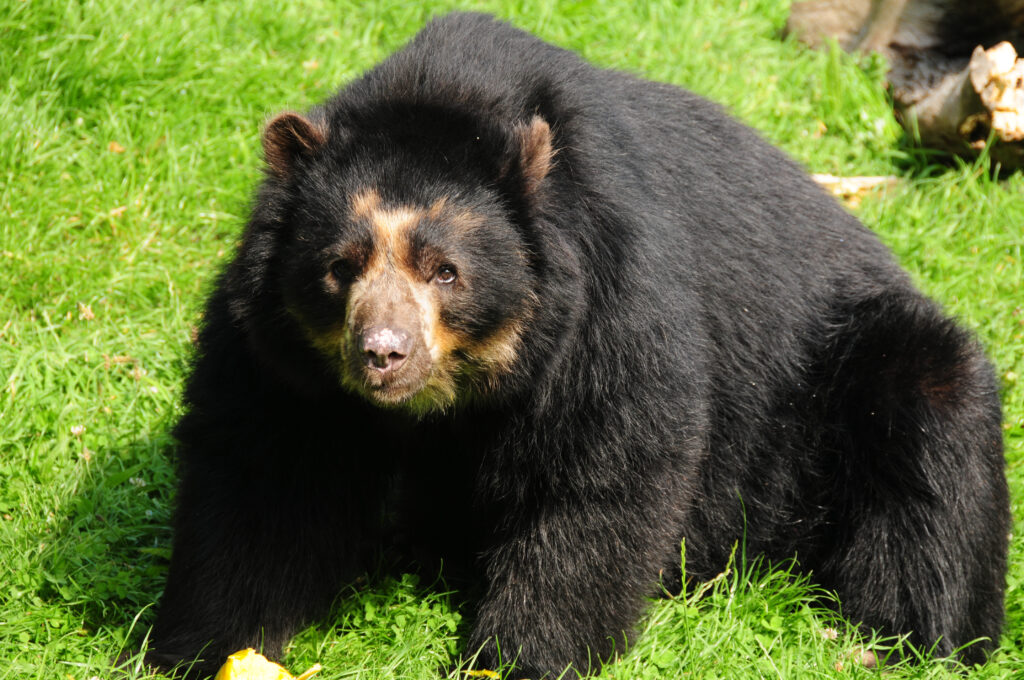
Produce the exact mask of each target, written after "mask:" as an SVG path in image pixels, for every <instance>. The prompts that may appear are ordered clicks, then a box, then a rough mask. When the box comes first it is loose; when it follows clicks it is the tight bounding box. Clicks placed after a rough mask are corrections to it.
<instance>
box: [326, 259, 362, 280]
mask: <svg viewBox="0 0 1024 680" xmlns="http://www.w3.org/2000/svg"><path fill="white" fill-rule="evenodd" d="M330 270H331V276H333V277H334V278H335V279H336V280H337V281H338V282H339V283H351V282H352V279H354V278H355V277H356V273H355V270H354V268H353V266H352V263H351V262H349V261H348V260H335V261H334V262H332V263H331V266H330Z"/></svg>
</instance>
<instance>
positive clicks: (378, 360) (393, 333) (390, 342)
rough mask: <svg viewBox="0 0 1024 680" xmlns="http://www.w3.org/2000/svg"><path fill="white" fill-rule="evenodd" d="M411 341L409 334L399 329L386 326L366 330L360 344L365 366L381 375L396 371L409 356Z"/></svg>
mask: <svg viewBox="0 0 1024 680" xmlns="http://www.w3.org/2000/svg"><path fill="white" fill-rule="evenodd" d="M411 339H412V336H411V335H410V334H409V332H408V331H404V330H401V329H396V328H388V327H386V326H374V327H373V328H368V329H367V330H366V331H365V332H364V333H363V336H362V342H361V346H362V350H363V358H364V359H365V360H366V365H367V366H368V367H369V368H372V369H375V370H378V371H380V372H381V373H388V372H391V371H395V370H397V369H398V367H399V366H401V365H402V362H404V361H405V357H406V356H407V355H408V354H409V347H410V345H411V344H412V343H411Z"/></svg>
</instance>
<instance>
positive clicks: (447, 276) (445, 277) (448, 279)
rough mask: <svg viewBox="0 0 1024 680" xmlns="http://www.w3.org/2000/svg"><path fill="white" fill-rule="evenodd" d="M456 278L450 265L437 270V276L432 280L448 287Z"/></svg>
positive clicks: (453, 268) (444, 265)
mask: <svg viewBox="0 0 1024 680" xmlns="http://www.w3.org/2000/svg"><path fill="white" fill-rule="evenodd" d="M456 278H457V275H456V273H455V267H454V266H453V265H450V264H443V265H441V266H440V267H438V268H437V275H436V276H435V277H434V280H435V281H437V282H438V283H443V284H445V285H449V284H452V283H455V279H456Z"/></svg>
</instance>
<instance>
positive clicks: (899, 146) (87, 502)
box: [0, 0, 1024, 680]
mask: <svg viewBox="0 0 1024 680" xmlns="http://www.w3.org/2000/svg"><path fill="white" fill-rule="evenodd" d="M456 6H458V7H472V8H474V9H482V10H487V11H491V12H494V13H496V14H498V15H500V16H502V17H506V18H509V19H511V20H513V21H514V22H515V23H517V24H518V25H520V26H522V27H524V28H526V29H529V30H531V31H533V32H535V33H537V34H539V35H540V36H542V37H544V38H546V39H548V40H551V41H554V42H556V43H558V44H560V45H563V46H565V47H568V48H571V49H573V50H576V51H578V52H580V53H581V54H583V55H584V56H585V57H586V58H587V59H589V60H591V61H593V62H595V63H597V64H600V65H604V66H610V67H615V68H620V69H626V70H629V71H632V72H635V73H640V74H644V75H645V76H647V77H650V78H653V79H657V80H664V81H668V82H672V83H677V84H680V85H684V86H686V87H689V88H691V89H693V90H695V91H697V92H700V93H702V94H705V95H707V96H709V97H711V98H713V99H715V100H717V101H719V102H722V103H723V104H725V105H726V106H727V107H728V108H729V109H730V110H731V111H732V112H733V113H734V114H735V115H736V116H738V117H739V118H741V119H743V120H745V121H747V122H748V123H750V124H751V125H753V126H755V127H757V128H758V129H760V130H761V131H762V133H763V134H764V135H765V136H766V137H767V138H768V139H770V140H772V141H773V142H775V143H777V144H779V145H781V146H782V147H784V148H785V149H787V150H788V151H789V152H790V153H792V154H793V155H795V156H796V157H797V158H798V159H799V160H800V161H801V162H802V163H804V164H805V165H806V167H807V168H808V169H809V170H810V171H812V172H828V173H833V174H837V175H875V174H895V175H898V176H899V177H900V181H899V183H898V185H897V186H895V187H893V188H890V189H888V190H887V191H886V192H885V193H880V194H877V195H873V196H869V197H868V198H866V199H865V200H863V202H862V203H861V204H860V205H859V206H857V207H856V208H855V211H856V212H857V213H858V214H859V216H860V217H861V218H862V219H863V220H864V221H865V222H866V223H867V224H868V225H870V226H871V227H872V228H873V229H875V230H876V231H877V232H878V233H879V235H880V236H881V238H882V239H883V240H884V241H885V242H886V243H888V244H889V245H890V246H891V247H892V248H893V250H894V251H895V252H896V254H897V256H898V257H899V258H900V260H901V261H902V262H903V263H904V265H905V266H906V267H907V268H908V269H909V270H910V271H911V272H912V274H913V276H914V278H915V279H916V280H917V281H918V282H919V284H920V285H921V287H922V288H923V289H924V290H926V291H927V292H928V293H929V294H931V295H932V296H934V297H935V298H936V299H938V300H940V301H941V302H942V303H943V304H944V305H945V306H946V307H947V308H948V309H949V310H950V311H951V312H952V313H953V314H955V315H956V316H958V317H959V318H960V319H961V320H962V321H963V323H965V324H966V325H968V326H969V327H971V328H973V329H974V330H975V331H976V332H977V333H978V335H979V336H980V338H981V340H982V342H983V343H984V345H985V347H986V349H987V351H988V353H989V355H990V356H991V357H992V359H993V360H994V361H995V363H996V365H997V367H998V371H999V375H1000V376H1001V380H1002V386H1003V403H1004V407H1005V421H1004V422H1005V435H1006V444H1007V463H1008V470H1009V476H1010V482H1011V485H1012V488H1013V497H1014V504H1013V511H1014V517H1015V518H1016V522H1015V525H1014V536H1013V542H1012V547H1011V568H1010V573H1009V576H1008V591H1007V601H1006V607H1007V624H1006V627H1005V632H1004V636H1003V639H1002V647H1001V648H1000V649H999V651H998V652H997V653H996V654H995V655H994V657H993V658H992V660H991V661H990V662H989V663H988V664H987V665H986V666H984V667H980V668H975V669H970V670H969V673H968V677H971V678H1006V677H1021V676H1022V675H1024V651H1022V648H1024V644H1022V643H1024V539H1022V537H1024V530H1022V529H1024V527H1022V520H1024V293H1022V290H1024V262H1022V260H1024V252H1022V251H1024V176H1022V175H1021V174H1014V175H1009V176H1004V175H1005V173H998V172H994V171H996V170H997V169H995V168H990V167H988V165H986V164H985V163H984V162H982V163H980V164H975V165H965V164H962V163H961V164H953V165H940V164H938V163H936V162H935V159H934V157H932V156H930V155H929V154H927V153H924V152H921V151H919V150H915V149H913V148H912V147H911V146H910V145H909V144H908V143H907V141H906V140H905V139H904V137H903V135H902V133H901V132H900V129H899V127H898V126H897V125H896V123H895V122H894V121H893V119H892V116H891V114H890V108H889V104H888V102H887V101H886V97H885V94H884V92H883V90H882V88H881V86H880V82H881V76H882V74H883V73H884V66H883V65H881V64H880V63H878V62H877V61H872V62H866V63H861V64H858V63H857V62H856V61H854V60H852V59H851V58H849V57H847V56H844V55H841V54H838V53H835V52H833V53H827V52H826V53H814V52H810V51H807V50H805V49H804V48H802V47H801V46H799V45H797V44H794V43H792V42H784V41H781V40H780V38H779V30H780V27H781V26H782V25H783V23H784V20H785V16H786V13H787V8H788V3H787V2H784V1H779V0H715V1H713V2H712V1H704V2H701V1H699V0H689V1H688V0H674V1H673V0H649V1H646V0H634V1H630V2H626V1H624V0H578V1H576V2H563V3H555V2H543V1H532V0H491V1H487V2H473V3H463V4H459V5H456V4H455V3H444V2H434V3H425V4H423V5H419V4H414V3H407V2H399V1H398V0H382V1H380V2H355V1H350V0H339V1H337V2H331V1H329V0H299V1H296V2H291V1H286V0H270V1H259V2H257V1H256V0H238V1H236V2H226V1H224V2H222V1H219V0H208V1H206V2H198V1H195V2H190V1H185V0H147V1H145V2H142V1H141V0H140V1H132V0H126V1H125V2H120V3H115V2H112V1H111V2H94V1H92V0H3V2H2V3H0V79H2V80H0V82H4V83H5V86H4V87H3V88H2V89H0V120H2V121H3V123H2V124H0V273H2V279H0V280H2V284H0V680H2V679H5V678H18V679H19V680H20V679H23V678H25V679H27V678H39V679H46V680H51V679H53V678H60V679H67V680H71V679H74V680H88V679H91V678H109V677H113V675H114V673H113V668H114V666H113V664H112V662H111V659H113V658H115V657H117V655H118V654H119V653H120V652H121V651H122V650H135V649H137V648H138V646H139V645H140V644H141V643H142V639H143V637H144V636H145V633H146V630H147V627H148V625H149V624H150V623H151V622H152V620H153V614H154V612H153V606H152V605H153V603H154V602H155V601H156V600H157V598H158V596H159V594H160V591H161V588H162V586H163V580H164V576H165V572H166V566H167V558H168V552H169V546H170V538H171V536H170V529H169V520H170V517H171V511H172V506H173V489H174V479H175V475H174V467H173V462H172V451H171V440H170V438H169V435H168V431H169V429H170V427H171V426H172V424H173V423H174V421H175V419H176V417H177V414H178V410H179V406H178V401H179V395H180V390H181V383H182V377H183V372H184V370H185V367H186V363H187V358H188V356H189V352H190V336H191V334H192V332H193V329H194V327H195V326H196V324H197V323H198V321H199V319H198V314H199V309H200V306H201V304H202V300H203V296H204V293H205V291H207V290H208V288H209V286H210V284H211V281H212V279H213V276H214V273H215V272H216V271H217V270H218V268H219V267H220V266H221V265H222V264H223V263H224V262H225V261H226V260H227V259H228V258H229V257H230V254H231V252H232V249H233V248H234V245H235V243H236V240H237V238H238V235H239V232H240V229H241V227H242V225H243V224H244V221H245V214H246V210H247V204H248V201H249V200H250V196H251V194H252V189H253V187H254V185H255V184H256V182H257V181H258V180H259V177H260V164H261V161H260V155H259V147H260V145H259V132H260V127H261V125H262V124H263V123H264V122H265V121H266V120H267V118H268V116H269V115H271V114H273V113H274V112H276V111H279V110H282V109H298V110H301V109H303V108H305V107H307V106H309V105H310V104H312V103H313V102H316V101H319V100H320V99H322V98H323V97H325V96H327V95H328V94H330V93H331V92H332V91H333V90H334V89H335V88H336V87H337V86H338V85H340V84H341V83H344V82H346V81H348V80H350V79H351V78H353V77H354V76H356V75H357V74H358V73H360V72H362V71H363V70H364V69H366V68H368V67H369V66H371V65H372V64H374V63H375V62H377V61H378V60H379V59H381V58H382V57H383V56H384V55H386V54H388V53H389V52H391V51H392V50H394V49H395V48H396V47H398V46H399V45H401V44H402V43H403V42H404V41H405V40H406V39H408V38H409V37H410V36H411V35H412V34H413V33H414V32H415V31H416V30H417V28H418V27H419V26H420V25H421V24H422V23H423V22H424V20H425V19H427V18H428V17H429V16H431V15H433V14H436V13H439V12H442V11H444V10H446V9H450V8H453V7H456ZM280 502H287V499H281V500H280ZM814 594H815V591H814V587H813V585H812V584H810V583H808V582H807V581H806V580H804V579H802V578H800V577H798V576H796V575H794V574H790V573H789V572H788V571H787V570H786V568H785V565H783V566H782V567H781V568H779V567H777V568H775V569H774V570H772V569H766V568H760V567H756V568H755V567H751V566H750V565H749V564H746V563H744V562H743V561H742V560H739V559H738V560H737V561H736V564H735V565H734V566H733V568H732V569H731V570H730V571H729V572H727V573H725V574H723V575H722V576H720V577H719V578H718V579H717V580H716V581H715V582H714V583H712V584H709V585H707V586H706V592H705V593H704V595H705V596H704V597H698V596H699V595H700V593H694V592H692V591H691V592H690V593H688V594H687V596H685V597H680V598H677V599H672V600H670V599H665V600H659V601H656V602H654V603H653V604H652V606H651V608H650V611H649V614H648V615H647V617H646V618H645V619H644V621H643V623H642V628H643V629H644V630H645V635H644V637H643V638H642V639H641V640H640V641H639V642H638V643H637V644H636V646H635V647H634V649H633V650H632V651H631V652H630V653H629V654H627V655H625V656H624V657H623V658H622V659H621V660H620V661H619V662H617V663H616V664H614V665H612V666H609V667H608V668H607V669H606V670H605V672H604V675H603V677H610V678H620V679H622V680H626V679H632V678H681V677H687V678H762V677H775V678H804V677H814V678H820V677H826V678H829V677H836V678H840V677H841V678H847V677H852V678H856V677H871V676H875V675H876V674H877V671H870V670H866V669H864V668H862V667H860V666H859V665H857V664H856V663H854V662H853V658H854V657H855V656H856V655H857V654H858V651H857V650H858V647H859V646H861V645H864V644H868V645H875V647H876V649H878V650H879V652H880V653H882V654H884V649H885V648H887V647H890V646H891V645H892V643H893V641H891V640H889V641H877V640H876V641H872V640H866V641H865V640H859V639H857V637H856V635H855V634H854V632H853V629H852V628H851V627H850V626H849V625H848V624H847V623H845V622H844V621H843V620H842V619H840V618H838V617H836V616H834V615H832V614H830V613H829V612H828V611H827V610H823V609H822V608H821V607H820V606H819V605H816V604H814V599H813V597H812V596H813V595H814ZM460 626H461V614H460V611H459V609H458V608H457V607H456V606H455V605H454V604H453V602H452V600H451V598H450V597H449V596H448V595H447V594H446V593H445V591H444V588H443V587H438V586H436V585H431V584H428V583H417V582H416V580H415V579H413V578H411V577H405V578H402V579H387V580H384V581H382V582H381V581H378V582H373V583H372V585H362V586H360V587H358V588H354V589H353V592H352V597H349V598H347V599H344V600H341V601H340V602H339V605H338V608H337V610H336V612H335V614H334V615H333V616H332V617H331V618H330V619H329V620H326V621H324V622H322V623H321V625H320V626H318V627H314V628H310V629H308V630H306V631H305V632H303V633H302V634H300V635H299V636H298V637H297V638H295V640H294V642H293V644H292V646H291V647H290V648H289V651H288V654H287V657H286V659H285V661H286V664H287V665H288V666H289V668H290V669H291V670H292V671H293V672H295V673H298V672H300V671H302V670H304V669H305V668H306V667H307V666H309V665H311V664H312V663H313V662H315V661H319V662H320V663H322V664H323V665H324V668H325V670H324V671H323V673H322V674H321V676H319V677H322V678H325V680H330V679H336V678H437V677H441V676H444V675H445V674H449V673H450V675H451V677H462V676H461V675H460V672H459V670H458V669H455V670H450V669H451V666H452V664H453V663H454V661H455V660H457V659H458V655H459V654H460V652H461V649H460V639H461V638H460V632H461V628H460ZM125 668H126V670H127V677H144V676H145V673H144V672H143V671H142V670H140V669H139V667H138V666H137V664H136V663H134V662H129V663H128V664H127V665H126V666H125ZM890 671H891V672H890V673H889V674H888V675H886V677H887V678H893V679H894V680H895V679H897V678H941V677H950V678H953V677H961V676H958V675H956V674H955V673H953V672H951V671H950V664H949V663H948V662H942V661H934V660H925V661H924V662H923V663H921V664H919V665H902V664H899V665H897V666H895V667H893V668H891V669H890Z"/></svg>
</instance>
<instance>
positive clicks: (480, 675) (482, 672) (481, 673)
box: [462, 668, 501, 678]
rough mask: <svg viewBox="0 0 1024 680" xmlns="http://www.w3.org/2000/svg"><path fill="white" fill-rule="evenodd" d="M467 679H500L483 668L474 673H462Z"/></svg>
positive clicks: (492, 672)
mask: <svg viewBox="0 0 1024 680" xmlns="http://www.w3.org/2000/svg"><path fill="white" fill-rule="evenodd" d="M462 672H463V673H465V674H466V677H469V678H499V677H501V676H500V675H498V674H497V673H495V672H494V671H489V670H487V669H485V668H480V669H477V670H475V671H462Z"/></svg>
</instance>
